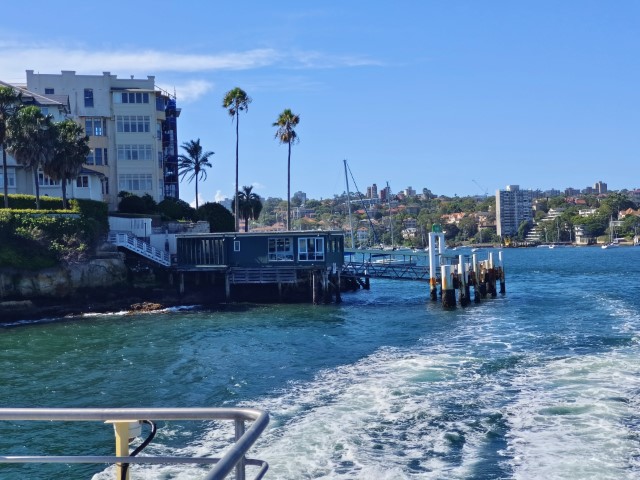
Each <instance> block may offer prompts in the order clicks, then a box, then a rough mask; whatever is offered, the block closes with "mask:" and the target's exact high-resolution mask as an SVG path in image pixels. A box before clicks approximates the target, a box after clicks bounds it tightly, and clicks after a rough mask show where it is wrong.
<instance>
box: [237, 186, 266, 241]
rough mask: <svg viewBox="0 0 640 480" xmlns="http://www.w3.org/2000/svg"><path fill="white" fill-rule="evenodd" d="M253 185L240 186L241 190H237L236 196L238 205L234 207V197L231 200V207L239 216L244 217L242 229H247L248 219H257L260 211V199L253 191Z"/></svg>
mask: <svg viewBox="0 0 640 480" xmlns="http://www.w3.org/2000/svg"><path fill="white" fill-rule="evenodd" d="M251 190H253V186H250V187H247V186H246V185H245V186H243V187H242V191H240V192H238V193H237V195H236V198H237V199H238V203H239V206H238V208H235V207H236V205H235V202H236V201H235V199H234V200H233V201H232V202H231V209H232V210H233V211H234V212H239V213H240V217H241V218H242V219H244V231H245V232H248V231H249V219H253V220H257V219H258V217H259V216H260V212H261V211H262V201H261V200H260V196H259V195H258V194H257V193H253V192H252V191H251Z"/></svg>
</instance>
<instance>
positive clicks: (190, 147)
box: [178, 139, 214, 210]
mask: <svg viewBox="0 0 640 480" xmlns="http://www.w3.org/2000/svg"><path fill="white" fill-rule="evenodd" d="M181 147H182V148H183V149H184V151H185V152H186V153H187V155H178V174H179V175H180V179H181V180H182V179H184V177H185V176H187V175H189V178H188V180H189V183H191V180H193V179H194V178H195V180H196V210H197V209H198V181H199V180H200V179H202V180H206V179H207V171H206V170H205V168H211V163H209V157H210V156H211V155H213V154H214V152H203V151H202V146H201V145H200V139H197V140H189V141H188V142H185V143H183V144H182V145H181Z"/></svg>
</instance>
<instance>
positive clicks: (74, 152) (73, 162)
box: [43, 119, 91, 209]
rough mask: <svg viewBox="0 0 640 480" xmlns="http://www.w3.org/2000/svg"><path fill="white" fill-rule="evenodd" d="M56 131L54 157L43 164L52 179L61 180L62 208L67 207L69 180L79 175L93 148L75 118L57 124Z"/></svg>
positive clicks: (45, 171)
mask: <svg viewBox="0 0 640 480" xmlns="http://www.w3.org/2000/svg"><path fill="white" fill-rule="evenodd" d="M55 131H56V139H55V145H54V152H53V158H52V159H51V161H50V162H48V163H46V164H44V165H43V170H44V173H45V174H47V175H48V176H49V177H51V179H52V180H56V181H59V182H61V187H62V208H64V209H67V208H68V205H67V203H68V202H67V182H68V181H69V180H73V179H75V178H76V177H77V176H78V174H79V173H80V170H82V164H83V163H85V162H86V160H87V155H89V153H90V152H91V149H90V148H89V137H88V136H87V135H85V133H84V129H83V128H82V127H81V126H80V125H78V124H77V123H76V122H74V121H73V120H69V119H67V120H64V121H62V122H60V123H57V124H55Z"/></svg>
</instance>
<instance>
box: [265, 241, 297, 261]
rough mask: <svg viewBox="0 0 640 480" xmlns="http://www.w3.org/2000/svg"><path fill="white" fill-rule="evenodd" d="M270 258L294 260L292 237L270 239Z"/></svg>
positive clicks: (271, 259)
mask: <svg viewBox="0 0 640 480" xmlns="http://www.w3.org/2000/svg"><path fill="white" fill-rule="evenodd" d="M268 248H269V251H268V255H267V257H268V260H269V261H270V262H292V261H293V241H292V239H291V237H286V238H270V239H269V247H268Z"/></svg>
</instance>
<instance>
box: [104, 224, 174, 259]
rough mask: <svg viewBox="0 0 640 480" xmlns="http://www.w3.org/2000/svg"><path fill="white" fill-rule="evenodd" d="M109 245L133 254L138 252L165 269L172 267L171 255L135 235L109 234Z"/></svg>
mask: <svg viewBox="0 0 640 480" xmlns="http://www.w3.org/2000/svg"><path fill="white" fill-rule="evenodd" d="M107 238H108V241H109V243H113V244H114V245H116V246H118V247H124V248H127V249H129V250H131V251H132V252H136V253H138V254H140V255H142V256H143V257H145V258H148V259H149V260H153V261H154V262H157V263H159V264H161V265H164V266H165V267H168V266H170V265H171V255H169V253H168V252H165V251H164V250H160V249H158V248H156V247H154V246H153V245H151V244H150V243H148V242H145V241H143V240H140V239H139V238H138V237H136V236H135V235H132V234H131V233H128V232H109V236H108V237H107Z"/></svg>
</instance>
